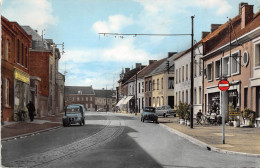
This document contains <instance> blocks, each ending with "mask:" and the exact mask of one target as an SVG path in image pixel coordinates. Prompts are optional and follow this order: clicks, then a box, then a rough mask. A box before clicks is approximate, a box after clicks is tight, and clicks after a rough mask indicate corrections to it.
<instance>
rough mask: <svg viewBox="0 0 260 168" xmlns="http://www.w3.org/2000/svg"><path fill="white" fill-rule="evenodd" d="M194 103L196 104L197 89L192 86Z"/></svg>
mask: <svg viewBox="0 0 260 168" xmlns="http://www.w3.org/2000/svg"><path fill="white" fill-rule="evenodd" d="M194 104H197V89H196V88H194Z"/></svg>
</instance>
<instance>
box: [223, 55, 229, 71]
mask: <svg viewBox="0 0 260 168" xmlns="http://www.w3.org/2000/svg"><path fill="white" fill-rule="evenodd" d="M229 75H230V66H229V56H227V57H224V58H223V59H222V76H229Z"/></svg>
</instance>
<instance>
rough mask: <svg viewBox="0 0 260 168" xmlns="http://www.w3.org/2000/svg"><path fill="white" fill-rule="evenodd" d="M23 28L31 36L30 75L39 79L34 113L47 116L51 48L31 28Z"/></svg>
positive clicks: (48, 113)
mask: <svg viewBox="0 0 260 168" xmlns="http://www.w3.org/2000/svg"><path fill="white" fill-rule="evenodd" d="M23 29H24V30H25V31H26V32H27V33H28V34H30V35H31V36H32V44H31V48H30V62H29V64H30V75H31V76H33V77H36V78H39V79H40V81H39V84H38V87H37V92H38V94H37V103H36V105H37V106H36V107H35V108H36V114H37V116H38V117H42V116H48V115H50V114H52V112H49V110H50V108H49V107H50V102H49V96H52V94H50V79H51V74H52V73H50V60H51V59H52V58H53V55H52V50H51V48H49V46H48V43H47V41H46V40H45V39H43V38H42V37H41V36H40V35H39V34H38V33H37V31H35V30H33V29H32V28H31V27H30V26H23ZM53 95H55V94H53ZM33 101H35V100H33Z"/></svg>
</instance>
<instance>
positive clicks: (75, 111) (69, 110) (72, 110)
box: [66, 107, 80, 113]
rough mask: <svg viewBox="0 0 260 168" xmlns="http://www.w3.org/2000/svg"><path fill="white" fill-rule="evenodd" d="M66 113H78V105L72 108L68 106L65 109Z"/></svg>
mask: <svg viewBox="0 0 260 168" xmlns="http://www.w3.org/2000/svg"><path fill="white" fill-rule="evenodd" d="M66 112H67V113H78V112H80V108H79V107H74V108H68V109H67V110H66Z"/></svg>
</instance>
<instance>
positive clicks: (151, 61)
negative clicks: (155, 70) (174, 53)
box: [149, 60, 157, 65]
mask: <svg viewBox="0 0 260 168" xmlns="http://www.w3.org/2000/svg"><path fill="white" fill-rule="evenodd" d="M156 61H157V60H149V65H151V64H152V63H154V62H156Z"/></svg>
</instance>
